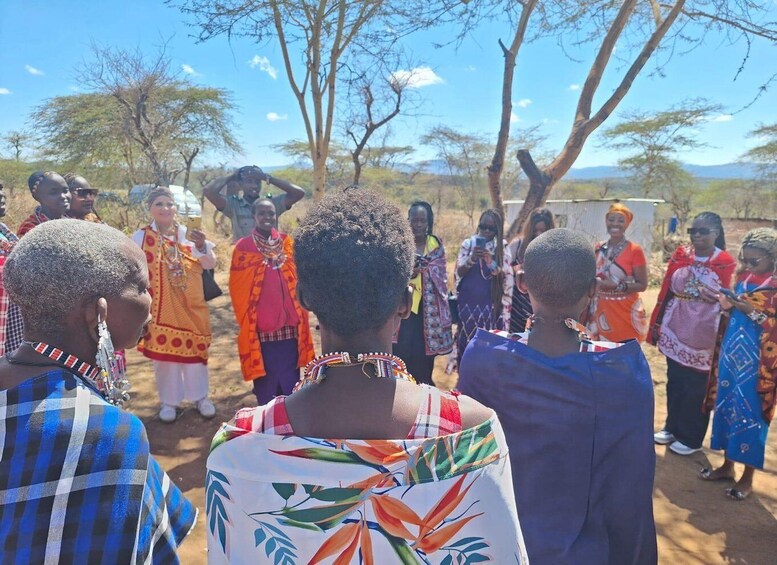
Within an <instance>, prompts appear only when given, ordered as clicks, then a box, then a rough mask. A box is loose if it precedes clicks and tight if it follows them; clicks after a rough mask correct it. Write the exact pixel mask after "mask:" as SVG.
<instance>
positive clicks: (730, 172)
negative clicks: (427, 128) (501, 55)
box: [264, 159, 758, 181]
mask: <svg viewBox="0 0 777 565" xmlns="http://www.w3.org/2000/svg"><path fill="white" fill-rule="evenodd" d="M300 166H303V167H304V166H309V165H304V164H303V165H300V164H297V165H284V166H275V167H264V170H265V171H267V172H273V171H276V170H279V169H285V168H287V167H300ZM683 168H684V169H685V170H686V171H688V172H689V173H691V174H692V175H693V176H695V177H697V178H702V179H752V178H756V177H757V176H758V166H757V165H756V164H754V163H726V164H724V165H691V164H688V163H686V164H683ZM419 169H420V170H421V172H424V173H427V174H431V175H447V174H448V167H447V166H446V165H445V162H444V161H442V160H440V159H432V160H430V161H424V162H423V163H406V164H399V165H397V170H399V171H403V172H407V173H410V172H414V171H418V170H419ZM628 176H629V174H628V172H626V171H624V170H623V169H620V168H618V167H614V166H603V167H579V168H577V167H572V169H571V170H570V171H569V172H568V173H567V174H566V176H565V177H564V178H565V179H567V180H578V181H585V180H600V179H618V178H625V177H628Z"/></svg>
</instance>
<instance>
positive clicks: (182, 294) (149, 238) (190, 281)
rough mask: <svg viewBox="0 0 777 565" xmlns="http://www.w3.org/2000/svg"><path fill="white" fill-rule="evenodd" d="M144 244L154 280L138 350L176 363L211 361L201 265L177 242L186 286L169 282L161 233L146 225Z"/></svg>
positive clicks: (186, 248)
mask: <svg viewBox="0 0 777 565" xmlns="http://www.w3.org/2000/svg"><path fill="white" fill-rule="evenodd" d="M143 232H144V233H143V245H142V246H141V247H142V249H143V252H144V253H145V255H146V261H147V262H148V277H149V279H150V280H151V289H150V291H149V292H151V297H152V298H153V301H152V302H151V317H152V322H151V324H150V325H149V328H148V333H147V334H146V336H145V337H144V338H143V340H142V341H141V342H140V344H139V345H138V351H140V352H141V353H142V354H143V355H145V356H146V357H148V358H149V359H154V360H156V361H170V362H173V363H203V364H207V363H208V348H209V347H210V342H211V331H210V313H209V311H208V303H207V302H205V296H204V294H203V290H202V267H201V266H200V262H199V261H198V260H197V259H195V258H194V257H192V255H191V252H190V250H189V248H188V247H186V246H184V245H180V244H179V245H178V247H179V249H180V251H181V253H182V255H183V261H184V268H185V269H186V274H187V276H186V283H187V284H186V288H185V289H180V288H174V287H173V286H172V285H171V284H170V280H169V278H168V274H167V266H166V265H165V264H164V260H163V257H162V245H163V243H162V236H161V235H159V234H158V233H157V232H155V231H154V230H152V229H151V227H150V226H146V227H145V228H144V229H143Z"/></svg>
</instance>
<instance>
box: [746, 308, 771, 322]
mask: <svg viewBox="0 0 777 565" xmlns="http://www.w3.org/2000/svg"><path fill="white" fill-rule="evenodd" d="M747 317H748V318H750V319H751V320H753V321H754V322H755V323H756V324H763V323H764V322H765V321H766V317H767V316H766V314H765V313H764V312H759V311H758V310H753V311H752V312H750V313H749V314H748V315H747Z"/></svg>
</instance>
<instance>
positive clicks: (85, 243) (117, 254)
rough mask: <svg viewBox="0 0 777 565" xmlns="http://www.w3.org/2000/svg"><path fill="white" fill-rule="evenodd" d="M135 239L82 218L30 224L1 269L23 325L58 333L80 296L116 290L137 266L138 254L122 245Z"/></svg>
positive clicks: (128, 245) (106, 294) (120, 289)
mask: <svg viewBox="0 0 777 565" xmlns="http://www.w3.org/2000/svg"><path fill="white" fill-rule="evenodd" d="M134 245H135V244H134V243H133V242H132V240H131V239H129V238H128V237H127V236H126V235H124V234H123V233H122V232H120V231H119V230H117V229H114V228H112V227H110V226H107V225H104V224H97V223H94V222H84V221H82V220H66V219H63V220H51V221H48V222H44V223H42V224H40V225H39V226H36V227H35V228H33V229H32V230H30V232H29V233H27V234H26V235H25V236H24V237H23V238H21V239H20V240H19V243H17V244H16V246H15V247H14V249H13V251H12V252H11V254H10V255H9V256H8V259H7V261H6V263H5V268H4V270H3V285H4V286H5V289H6V290H7V291H8V294H9V296H10V299H11V301H12V302H13V303H15V304H16V305H18V306H19V309H20V310H21V312H22V317H23V318H24V325H25V328H27V329H30V330H33V331H38V332H42V333H44V334H47V335H61V333H62V332H63V331H65V330H66V328H65V327H64V323H65V320H66V319H67V317H68V315H69V314H70V312H71V311H72V310H73V309H74V308H78V307H80V306H81V304H82V303H83V301H84V300H86V299H90V298H99V297H105V298H108V297H113V296H118V295H119V294H121V293H122V292H123V291H124V290H125V289H126V288H127V286H128V285H129V284H131V279H132V277H134V276H135V274H136V273H137V272H138V260H137V259H134V258H133V257H132V255H131V253H128V251H127V249H128V248H129V249H130V250H131V249H132V246H134ZM135 247H137V246H135ZM140 259H142V255H141V256H140Z"/></svg>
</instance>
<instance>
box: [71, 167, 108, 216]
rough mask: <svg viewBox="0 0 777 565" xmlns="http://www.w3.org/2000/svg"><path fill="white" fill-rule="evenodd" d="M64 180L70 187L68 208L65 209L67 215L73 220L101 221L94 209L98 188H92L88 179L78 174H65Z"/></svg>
mask: <svg viewBox="0 0 777 565" xmlns="http://www.w3.org/2000/svg"><path fill="white" fill-rule="evenodd" d="M65 180H66V181H67V186H68V188H69V189H70V209H69V210H68V211H67V217H68V218H73V219H74V220H87V221H89V222H96V223H102V220H101V219H100V216H98V215H97V212H95V209H94V201H95V200H97V193H98V190H97V189H96V188H92V185H90V184H89V181H88V180H86V179H85V178H84V177H82V176H79V175H73V174H67V175H65Z"/></svg>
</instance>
